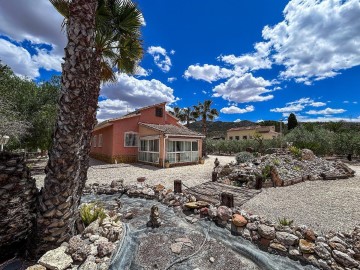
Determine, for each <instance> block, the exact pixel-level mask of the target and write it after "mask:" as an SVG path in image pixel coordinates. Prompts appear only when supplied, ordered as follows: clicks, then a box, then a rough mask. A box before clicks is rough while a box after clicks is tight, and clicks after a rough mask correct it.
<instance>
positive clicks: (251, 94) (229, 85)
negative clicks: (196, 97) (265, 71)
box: [213, 73, 274, 103]
mask: <svg viewBox="0 0 360 270" xmlns="http://www.w3.org/2000/svg"><path fill="white" fill-rule="evenodd" d="M268 86H271V82H270V81H267V80H265V79H264V78H262V77H254V76H253V75H252V74H251V73H246V74H244V75H242V76H240V77H231V78H230V79H228V80H227V81H226V82H224V83H221V84H219V85H217V86H215V87H214V88H213V92H214V94H213V96H214V97H222V98H223V99H225V100H228V101H233V102H236V103H245V102H256V101H266V100H270V99H272V98H273V97H274V96H273V95H264V94H266V93H269V92H270V90H268V89H266V87H268Z"/></svg>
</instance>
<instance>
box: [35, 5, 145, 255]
mask: <svg viewBox="0 0 360 270" xmlns="http://www.w3.org/2000/svg"><path fill="white" fill-rule="evenodd" d="M51 3H52V4H53V5H54V6H55V8H56V9H57V10H58V11H59V12H60V13H61V14H62V15H63V16H64V17H65V25H66V33H67V38H68V43H67V46H66V47H65V58H64V59H65V62H64V64H63V70H62V77H61V88H62V89H61V96H60V99H59V111H58V116H57V120H56V125H55V131H54V140H53V143H52V147H51V149H50V152H49V161H48V164H47V174H46V177H45V182H44V188H43V191H42V194H41V196H40V198H39V205H40V209H39V213H38V220H37V228H38V238H39V239H38V242H39V247H38V251H39V252H40V253H42V252H44V251H46V250H47V249H49V248H52V247H56V246H58V245H60V244H61V242H63V241H66V240H68V239H69V238H70V237H71V236H72V235H74V234H75V233H76V226H75V224H76V220H77V218H78V216H79V215H78V206H79V203H80V199H81V194H82V190H83V188H84V185H85V182H86V179H87V170H88V167H89V152H90V140H91V132H92V129H93V127H94V125H95V122H96V109H97V103H98V97H99V92H100V83H101V81H106V80H114V79H115V75H114V71H115V70H118V71H124V72H127V73H132V72H134V71H135V69H136V66H137V63H138V61H139V60H140V59H141V57H142V53H143V51H142V45H141V40H140V27H141V25H142V15H141V12H140V11H139V10H138V9H137V6H136V5H135V4H134V3H132V2H131V1H127V0H124V1H120V0H72V1H70V0H51ZM59 220H61V221H62V222H58V221H59ZM56 222H57V223H56ZM49 224H54V225H53V226H54V227H53V228H52V229H51V230H49V229H48V225H49ZM55 225H56V226H55Z"/></svg>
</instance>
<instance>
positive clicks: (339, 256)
mask: <svg viewBox="0 0 360 270" xmlns="http://www.w3.org/2000/svg"><path fill="white" fill-rule="evenodd" d="M332 255H333V257H334V259H335V261H337V262H338V263H339V264H341V265H342V266H344V267H348V268H355V267H358V266H359V262H358V261H355V260H354V259H353V258H351V257H350V256H349V255H348V254H346V253H344V252H341V251H338V250H333V252H332Z"/></svg>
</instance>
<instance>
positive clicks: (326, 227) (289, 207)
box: [243, 166, 360, 232]
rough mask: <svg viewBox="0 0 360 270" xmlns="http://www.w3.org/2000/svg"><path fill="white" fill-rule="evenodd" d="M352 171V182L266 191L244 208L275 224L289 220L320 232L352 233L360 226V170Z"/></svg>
mask: <svg viewBox="0 0 360 270" xmlns="http://www.w3.org/2000/svg"><path fill="white" fill-rule="evenodd" d="M350 167H351V168H352V169H353V170H355V171H356V174H355V175H356V176H355V177H353V178H349V179H343V180H329V181H308V182H304V183H299V184H296V185H292V186H287V187H281V188H268V189H263V191H262V192H261V193H260V194H259V195H257V196H255V197H254V198H252V199H251V200H249V201H248V202H247V203H245V204H244V205H243V208H244V209H246V210H248V211H250V212H253V213H256V214H259V215H263V216H265V217H267V218H269V219H270V220H273V221H276V222H277V220H278V218H280V217H281V218H282V217H286V218H289V219H292V220H294V224H299V225H300V224H305V225H309V226H310V227H312V228H314V229H315V230H317V231H318V232H328V231H330V230H335V231H346V230H352V229H353V228H354V226H355V225H360V206H359V205H360V166H350Z"/></svg>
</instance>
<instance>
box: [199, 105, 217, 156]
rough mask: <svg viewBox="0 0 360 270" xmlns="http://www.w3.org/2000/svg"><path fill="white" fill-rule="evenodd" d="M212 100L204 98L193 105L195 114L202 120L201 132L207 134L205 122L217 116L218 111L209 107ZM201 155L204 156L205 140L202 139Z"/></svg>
mask: <svg viewBox="0 0 360 270" xmlns="http://www.w3.org/2000/svg"><path fill="white" fill-rule="evenodd" d="M211 104H212V100H205V101H204V103H201V102H199V104H198V105H197V106H194V107H195V111H196V114H197V115H198V117H200V119H201V121H202V130H203V134H204V135H205V136H206V135H207V126H206V122H207V121H208V120H209V121H212V120H214V119H215V117H217V116H219V112H218V111H217V110H216V109H212V108H211ZM202 154H203V156H206V140H204V143H203V148H202Z"/></svg>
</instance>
